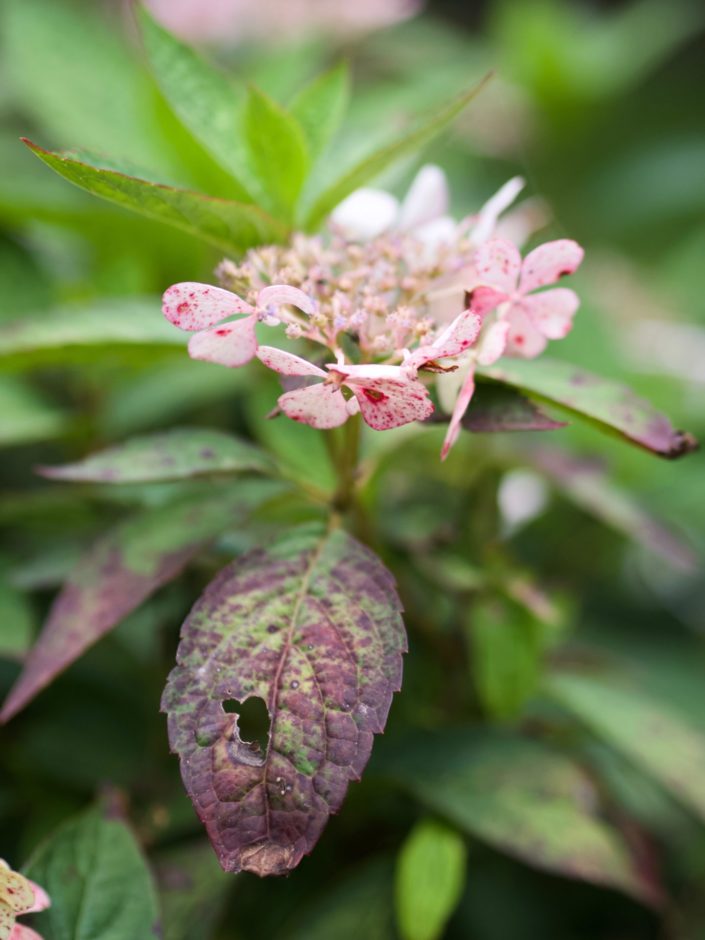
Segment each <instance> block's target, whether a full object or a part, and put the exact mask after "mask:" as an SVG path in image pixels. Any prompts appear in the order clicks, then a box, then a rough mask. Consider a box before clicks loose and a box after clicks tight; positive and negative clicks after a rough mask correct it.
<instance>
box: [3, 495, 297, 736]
mask: <svg viewBox="0 0 705 940" xmlns="http://www.w3.org/2000/svg"><path fill="white" fill-rule="evenodd" d="M278 491H279V487H278V486H277V484H274V483H270V482H269V481H265V480H250V481H242V482H240V483H238V484H237V486H235V487H228V488H226V489H223V490H216V491H213V492H209V493H207V494H206V495H200V496H199V497H194V496H188V497H184V498H183V500H182V501H180V502H177V503H170V504H167V505H166V506H160V507H159V508H157V509H150V510H146V511H143V512H142V513H141V514H139V515H136V516H134V517H133V518H130V519H128V520H127V521H126V522H124V523H122V524H120V525H118V526H117V527H116V528H115V529H113V530H111V531H109V532H108V533H107V534H106V535H105V536H103V538H102V539H100V540H99V541H98V542H97V543H96V544H95V545H93V546H92V547H91V549H90V551H89V552H88V553H87V554H86V555H85V556H84V557H82V558H81V560H80V561H79V563H78V564H77V565H76V567H75V569H74V570H73V572H72V574H71V575H70V577H69V579H68V581H67V583H66V584H65V586H64V588H63V589H62V591H61V592H60V593H59V595H58V597H57V598H56V600H55V601H54V604H53V606H52V608H51V611H50V612H49V616H48V619H47V621H46V624H45V625H44V628H43V630H42V633H41V635H40V636H39V639H38V640H37V642H36V644H35V645H34V647H33V648H32V650H31V652H30V654H29V656H28V657H27V660H26V662H25V666H24V670H23V671H22V673H21V675H20V677H19V678H18V680H17V682H16V683H15V685H14V686H13V688H12V689H11V690H10V693H9V695H8V697H7V699H6V701H5V703H4V705H3V708H2V711H0V721H8V720H9V719H10V718H11V717H12V716H13V715H15V714H16V713H17V712H18V711H20V709H22V708H24V707H25V705H26V704H27V703H28V702H29V701H30V700H31V699H33V698H34V696H35V695H36V694H37V693H38V692H39V691H40V690H41V689H43V688H44V687H45V686H46V685H47V684H48V683H49V682H51V680H52V679H54V678H55V677H56V676H57V675H58V674H59V673H60V672H62V670H64V669H65V668H66V667H67V666H69V665H70V664H71V663H72V662H74V660H76V659H77V658H78V657H79V656H80V655H81V654H82V653H83V652H85V650H86V649H88V647H89V646H91V645H92V644H93V643H95V642H96V641H97V640H98V639H100V637H101V636H103V635H104V634H105V633H107V632H108V631H109V630H110V629H112V627H114V626H115V625H116V624H117V623H119V622H120V620H122V619H123V617H126V616H127V614H129V613H130V612H131V611H133V610H134V609H135V608H136V607H138V606H139V605H140V604H141V603H142V601H144V600H145V599H146V598H147V597H149V596H150V595H151V594H153V593H154V592H155V591H156V590H157V588H158V587H160V586H161V585H162V584H165V583H166V582H167V581H170V580H171V579H172V578H174V577H176V575H177V574H178V573H179V572H180V571H181V570H182V568H184V567H185V566H186V564H188V562H189V561H190V560H191V559H192V558H193V557H194V556H195V555H196V554H198V552H199V551H201V550H202V549H203V547H204V546H205V545H207V544H208V542H209V541H211V540H212V539H213V538H214V537H215V536H216V535H217V534H218V533H219V532H222V531H224V530H225V529H227V528H228V527H229V526H234V525H237V524H238V523H240V522H242V521H243V520H244V519H245V518H246V517H247V515H248V513H249V512H251V511H252V510H253V509H254V508H255V507H256V506H257V505H258V504H259V503H261V502H263V501H264V500H265V499H267V498H268V497H269V496H271V495H272V494H273V493H275V492H278Z"/></svg>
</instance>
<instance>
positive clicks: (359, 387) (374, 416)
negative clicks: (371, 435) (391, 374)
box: [346, 379, 433, 431]
mask: <svg viewBox="0 0 705 940" xmlns="http://www.w3.org/2000/svg"><path fill="white" fill-rule="evenodd" d="M346 385H347V386H348V388H350V389H351V390H352V392H353V394H354V395H355V397H356V398H357V400H358V402H359V403H360V411H361V413H362V417H363V418H364V420H365V421H366V422H367V424H369V426H370V427H371V428H374V429H375V431H388V430H389V429H390V428H398V427H401V425H403V424H410V423H411V422H412V421H424V420H425V419H426V418H428V417H430V415H432V414H433V402H432V401H431V399H430V398H429V397H428V391H427V390H426V388H425V386H423V385H422V384H421V382H416V381H413V380H410V381H406V382H395V381H390V380H389V379H376V380H367V381H365V383H364V384H362V383H361V382H360V383H357V382H346Z"/></svg>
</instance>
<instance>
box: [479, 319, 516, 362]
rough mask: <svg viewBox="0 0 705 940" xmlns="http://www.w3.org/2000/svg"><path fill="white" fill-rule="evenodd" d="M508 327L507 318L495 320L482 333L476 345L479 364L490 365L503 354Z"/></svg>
mask: <svg viewBox="0 0 705 940" xmlns="http://www.w3.org/2000/svg"><path fill="white" fill-rule="evenodd" d="M509 328H510V323H509V321H508V320H497V321H495V323H493V324H492V325H491V326H489V327H488V328H487V330H486V331H485V333H483V335H482V338H481V339H480V342H479V343H478V345H477V361H478V362H479V363H480V365H481V366H491V365H492V363H494V362H496V361H497V360H498V359H499V358H500V356H503V355H504V351H505V349H506V348H507V337H508V336H509Z"/></svg>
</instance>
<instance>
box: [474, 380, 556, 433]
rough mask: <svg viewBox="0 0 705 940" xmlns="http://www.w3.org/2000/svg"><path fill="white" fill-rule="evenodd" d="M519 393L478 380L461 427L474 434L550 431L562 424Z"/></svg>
mask: <svg viewBox="0 0 705 940" xmlns="http://www.w3.org/2000/svg"><path fill="white" fill-rule="evenodd" d="M565 425H566V422H565V421H555V420H554V419H553V418H550V417H549V416H548V415H547V414H545V413H544V412H543V411H542V410H541V409H540V408H539V407H538V405H537V404H536V403H535V402H533V401H531V400H530V399H528V398H527V397H526V396H525V395H522V394H521V392H518V391H517V390H516V389H513V388H509V387H507V386H502V385H497V384H495V383H494V382H479V383H478V385H477V388H476V390H475V394H474V395H473V398H472V402H471V403H470V407H469V408H468V410H467V411H466V412H465V415H464V416H463V420H462V426H463V427H464V428H465V430H466V431H474V432H475V433H494V432H506V431H553V430H555V429H557V428H563V427H565Z"/></svg>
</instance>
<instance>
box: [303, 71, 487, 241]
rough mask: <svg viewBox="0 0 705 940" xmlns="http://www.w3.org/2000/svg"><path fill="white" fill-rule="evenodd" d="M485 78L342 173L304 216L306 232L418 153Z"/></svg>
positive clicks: (466, 103)
mask: <svg viewBox="0 0 705 940" xmlns="http://www.w3.org/2000/svg"><path fill="white" fill-rule="evenodd" d="M489 78H490V76H489V75H487V76H485V78H483V79H482V80H481V81H480V82H478V83H477V85H474V86H473V87H472V88H471V89H470V90H469V91H466V92H464V93H463V94H462V95H460V96H459V97H457V98H454V99H453V100H452V101H451V102H449V103H448V104H446V105H443V106H441V107H439V108H436V109H435V110H434V112H433V114H431V115H429V116H428V117H427V118H426V119H425V120H424V121H421V122H419V123H418V124H417V126H416V127H415V128H413V129H412V130H409V131H406V132H405V133H404V134H402V135H401V136H400V137H398V138H397V139H396V140H393V141H392V142H391V143H388V144H385V145H384V146H382V147H380V148H379V149H378V150H375V151H374V153H371V154H370V155H369V156H367V157H364V158H363V159H362V160H361V161H360V162H359V163H357V164H356V165H355V166H354V167H352V168H351V169H349V170H348V171H347V172H346V173H344V174H343V175H342V176H341V177H340V178H339V179H338V180H337V181H336V182H335V183H333V184H332V185H331V186H329V187H328V188H327V189H326V190H324V191H323V192H322V193H321V194H320V195H319V196H318V197H317V198H316V200H315V201H314V203H313V206H312V207H311V208H310V210H309V211H308V213H307V215H306V219H305V228H306V229H307V230H315V229H316V228H318V226H319V225H320V224H321V222H322V221H323V220H324V219H325V217H326V216H327V215H328V214H329V213H330V212H332V211H333V209H334V208H335V207H336V206H337V205H338V204H339V203H341V202H342V201H343V199H345V197H346V196H349V195H350V193H351V192H353V191H354V190H356V189H359V188H360V187H361V186H365V185H366V184H367V183H368V182H369V181H370V180H372V179H373V178H374V177H375V176H379V174H380V173H382V172H383V171H384V170H386V169H387V168H388V167H389V166H391V165H392V164H393V163H396V162H397V161H398V160H401V159H403V158H404V157H409V156H413V155H414V154H416V153H417V152H418V151H419V150H421V149H422V147H424V146H425V145H426V144H428V143H429V142H430V141H432V140H433V138H434V137H436V136H438V134H440V133H441V131H443V130H444V129H445V128H446V127H447V126H448V125H449V124H450V123H451V122H452V121H453V120H454V119H455V118H456V117H457V116H458V115H459V114H460V113H461V111H463V110H464V108H466V107H467V106H468V104H470V102H471V101H472V99H473V98H474V97H475V96H476V95H477V94H479V93H480V92H481V91H482V89H483V88H484V86H485V85H486V84H487V81H488V80H489Z"/></svg>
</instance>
